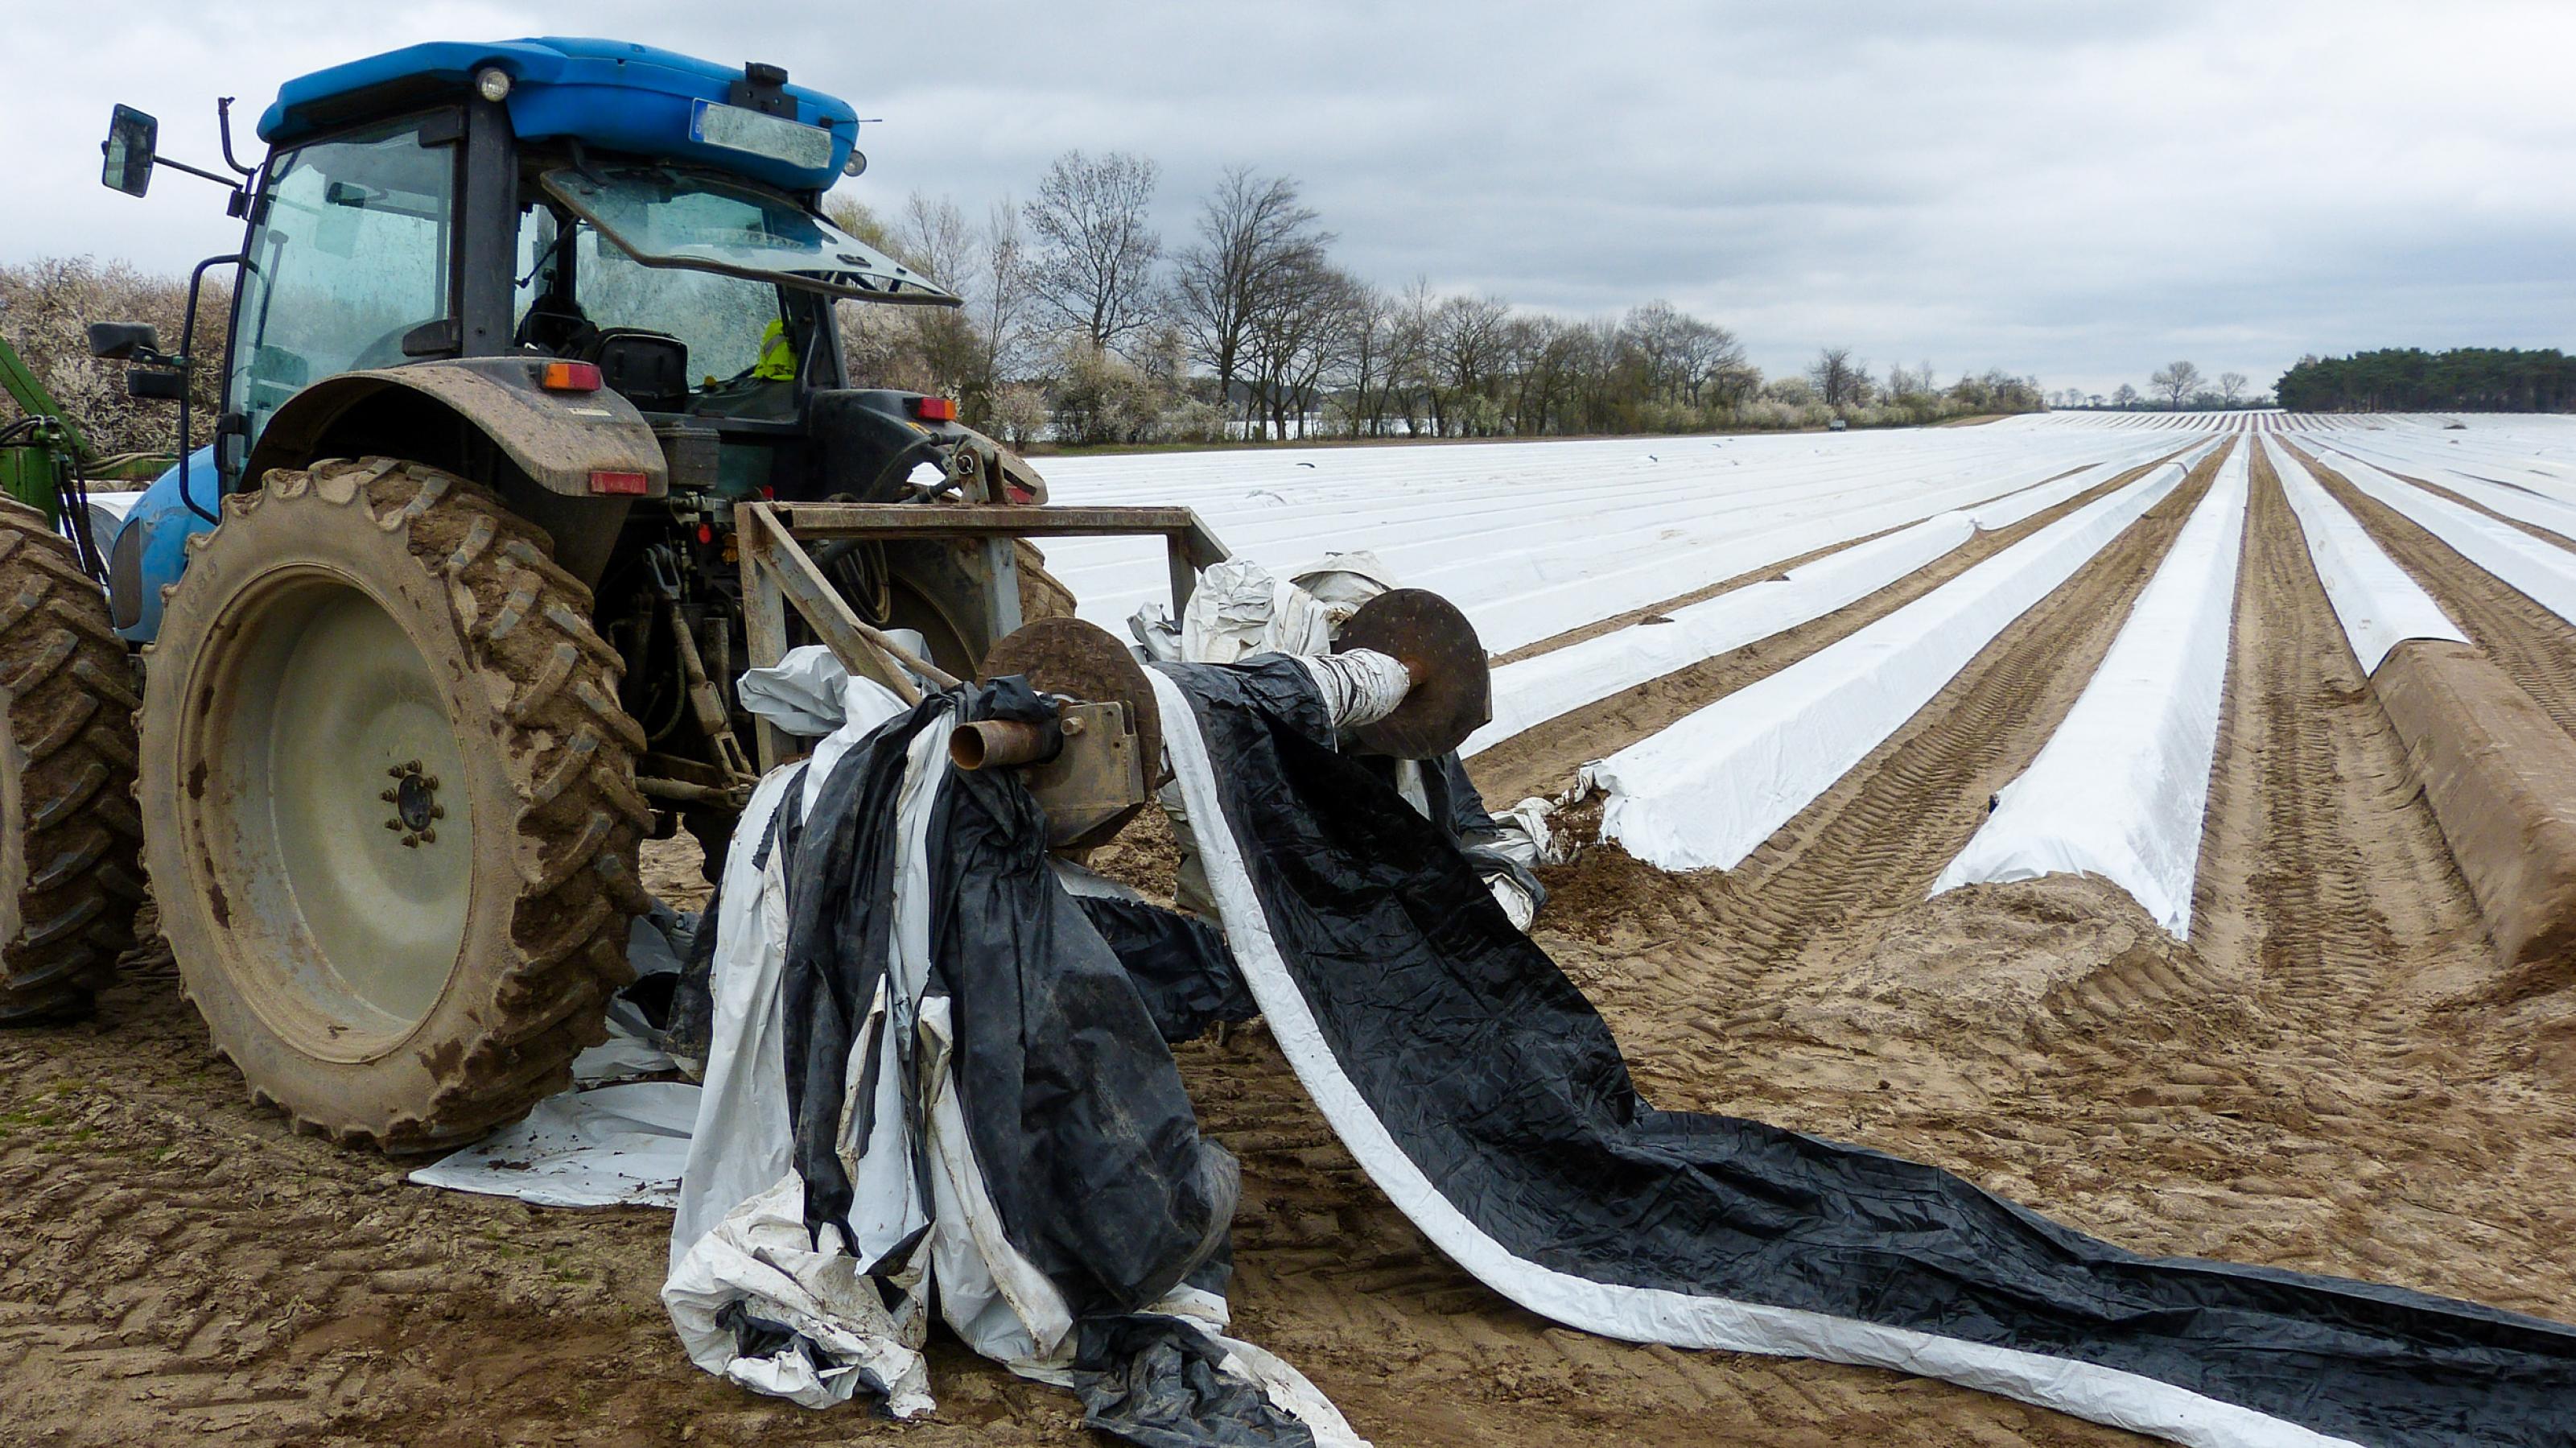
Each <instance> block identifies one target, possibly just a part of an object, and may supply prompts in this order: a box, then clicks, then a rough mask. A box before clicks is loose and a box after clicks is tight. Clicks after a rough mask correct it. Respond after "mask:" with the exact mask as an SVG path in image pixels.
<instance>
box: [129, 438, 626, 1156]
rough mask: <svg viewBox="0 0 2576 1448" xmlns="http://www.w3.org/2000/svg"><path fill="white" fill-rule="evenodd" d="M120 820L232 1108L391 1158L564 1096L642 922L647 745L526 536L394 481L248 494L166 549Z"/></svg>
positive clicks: (539, 549)
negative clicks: (239, 1091)
mask: <svg viewBox="0 0 2576 1448" xmlns="http://www.w3.org/2000/svg"><path fill="white" fill-rule="evenodd" d="M192 548H193V552H192V555H191V557H190V559H189V562H188V568H187V571H186V572H185V573H184V574H183V575H182V577H181V579H180V582H179V584H178V586H177V587H176V588H175V589H174V590H173V591H172V592H171V594H170V595H169V599H168V603H167V606H166V609H165V612H164V615H163V619H164V621H163V624H162V627H161V633H160V637H159V639H158V640H157V642H156V644H155V646H154V648H153V651H152V653H151V654H150V656H149V658H148V660H147V669H146V679H145V685H144V694H143V711H142V746H143V761H144V763H143V767H142V784H141V790H140V795H141V802H142V806H143V817H144V827H145V854H146V857H147V859H148V860H149V862H150V865H151V871H152V886H153V891H154V894H155V895H156V896H157V897H158V899H159V901H160V906H161V922H162V929H163V931H164V932H165V933H166V934H167V935H168V937H169V940H170V945H171V949H172V951H173V953H174V954H175V955H176V956H177V958H178V963H179V969H180V973H181V975H182V977H183V978H184V979H185V981H186V983H187V987H188V991H189V994H190V996H191V998H192V999H193V1000H194V1001H195V1003H196V1005H197V1008H198V1010H199V1012H200V1013H201V1014H202V1015H203V1016H204V1017H205V1021H206V1025H207V1028H208V1030H209V1032H210V1033H211V1035H212V1037H213V1040H214V1045H215V1047H216V1049H217V1050H219V1051H220V1052H222V1053H223V1054H224V1055H225V1056H226V1057H228V1058H230V1060H231V1061H232V1062H233V1064H234V1065H235V1066H236V1067H238V1068H239V1069H240V1071H241V1073H242V1075H243V1076H244V1077H245V1078H247V1080H248V1081H249V1084H250V1088H251V1092H252V1094H253V1095H254V1096H255V1097H257V1098H259V1099H261V1100H263V1101H267V1102H269V1103H272V1104H274V1105H276V1106H277V1107H279V1108H281V1109H283V1110H284V1111H285V1112H287V1113H288V1114H289V1115H290V1116H291V1117H293V1118H294V1119H295V1121H296V1122H297V1123H298V1124H299V1125H301V1126H303V1127H306V1128H308V1129H313V1130H318V1131H321V1132H324V1133H326V1134H328V1135H330V1136H331V1137H333V1138H334V1139H338V1140H343V1141H350V1140H366V1141H372V1142H374V1143H376V1144H378V1145H380V1146H382V1147H384V1148H385V1149H387V1150H390V1151H397V1152H412V1151H424V1150H430V1149H435V1148H440V1147H444V1146H448V1145H452V1144H455V1143H457V1142H461V1141H465V1140H468V1139H471V1138H473V1137H475V1136H478V1135H480V1134H482V1133H483V1132H485V1131H487V1130H489V1129H490V1128H492V1127H494V1126H496V1125H499V1124H502V1123H504V1122H507V1121H511V1120H514V1119H516V1118H517V1117H519V1116H520V1115H522V1114H524V1113H525V1112H526V1111H527V1109H528V1108H529V1107H530V1106H532V1105H534V1104H535V1103H536V1102H537V1101H538V1100H539V1099H540V1098H542V1097H544V1096H546V1095H548V1094H549V1093H551V1092H554V1091H556V1090H559V1089H561V1088H562V1087H563V1085H564V1084H565V1083H566V1081H567V1080H568V1079H569V1069H568V1068H569V1065H570V1062H571V1060H572V1057H573V1055H574V1054H575V1053H576V1052H578V1051H579V1050H580V1049H581V1048H582V1047H583V1046H585V1045H588V1044H591V1043H593V1042H595V1041H597V1040H598V1039H599V1038H600V1036H601V1033H602V1029H603V1027H602V1006H603V1004H604V1001H605V997H606V995H607V993H608V992H609V991H611V990H613V989H615V988H616V987H617V986H618V985H619V984H621V983H622V982H624V981H625V980H626V979H627V978H628V970H627V965H626V938H627V924H628V917H629V916H630V915H632V914H635V913H637V912H640V911H641V910H643V909H644V908H645V906H646V904H647V903H648V902H647V900H646V898H645V896H644V893H643V891H642V889H641V887H640V885H639V884H638V883H637V876H636V849H637V842H638V840H639V839H640V837H641V835H642V833H643V830H644V828H645V827H646V826H647V825H648V824H649V823H650V820H651V811H650V809H649V807H648V806H647V805H646V803H645V801H644V799H643V797H642V796H640V795H639V794H637V793H636V790H635V784H634V765H633V758H634V755H635V753H636V752H637V751H638V750H640V749H641V747H642V745H643V742H644V741H643V739H642V737H641V733H640V731H639V730H638V729H637V727H636V725H635V723H634V721H633V720H632V719H630V718H628V717H627V715H626V713H625V712H624V711H623V710H622V709H620V708H619V707H618V704H617V670H618V665H619V661H618V658H617V655H616V653H615V651H613V650H612V649H611V648H610V647H609V646H608V645H607V644H606V643H605V642H604V641H602V640H601V639H600V637H599V636H598V635H597V634H596V633H595V632H593V631H592V628H591V624H590V611H591V601H590V597H589V594H588V592H587V590H585V589H584V588H583V587H582V586H581V585H580V584H579V583H578V582H577V581H575V580H574V579H573V578H572V577H571V576H570V575H568V574H566V573H565V572H564V571H563V570H562V569H560V568H558V567H556V566H555V564H554V563H553V561H552V559H551V557H550V554H549V550H548V544H547V540H546V538H545V536H544V535H543V534H542V533H540V532H539V531H538V530H536V529H535V528H533V527H531V526H530V525H528V524H527V523H526V522H524V521H522V520H520V519H519V518H517V517H515V516H514V515H512V514H511V513H509V512H508V511H507V510H506V509H504V508H503V507H502V506H501V505H500V503H499V502H498V501H496V500H495V499H493V498H492V497H491V496H490V495H488V494H486V493H484V492H482V491H481V490H480V489H477V488H475V487H474V486H473V485H471V484H469V483H467V482H465V481H463V480H462V479H459V478H456V477H454V476H451V475H450V474H447V473H444V472H441V471H439V470H437V469H434V468H430V467H425V466H421V465H419V464H413V463H406V462H402V461H399V460H396V459H392V458H369V459H364V460H361V461H354V462H352V461H338V460H334V461H328V462H322V463H318V464H316V465H315V466H314V467H313V468H311V469H310V470H300V471H287V470H280V471H278V472H274V473H271V474H270V475H269V476H268V478H267V479H266V481H265V483H264V485H263V486H261V487H260V488H258V489H256V490H251V491H246V492H243V493H238V494H235V495H234V496H232V497H230V498H228V499H226V500H225V504H224V518H223V522H222V524H221V526H219V527H217V528H216V529H214V530H213V531H212V532H210V533H207V534H204V535H201V536H200V537H199V538H198V539H196V540H193V542H192Z"/></svg>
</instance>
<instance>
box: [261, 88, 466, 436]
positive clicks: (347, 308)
mask: <svg viewBox="0 0 2576 1448" xmlns="http://www.w3.org/2000/svg"><path fill="white" fill-rule="evenodd" d="M462 134H463V117H462V114H461V113H460V112H459V111H458V110H456V109H454V108H448V109H442V110H437V111H430V112H425V113H423V114H419V115H414V116H409V117H406V118H404V119H401V120H397V121H388V122H382V123H379V124H376V125H371V126H366V127H362V128H359V129H356V130H351V131H346V132H343V133H341V134H339V135H336V136H332V137H330V138H328V139H324V140H318V141H309V142H306V143H304V144H302V145H299V146H296V147H294V148H293V149H291V150H284V151H279V152H277V153H276V154H274V155H272V156H271V157H270V158H269V162H268V165H267V167H266V172H265V175H264V177H263V181H262V185H261V188H260V192H259V198H258V200H257V201H256V202H255V203H254V207H253V212H252V217H253V220H252V224H251V228H250V235H249V241H248V244H247V245H246V246H245V248H244V253H243V254H244V256H245V258H246V261H245V263H244V265H243V267H242V270H241V281H240V285H239V291H238V295H237V296H236V297H235V299H234V307H233V321H232V346H231V351H230V360H229V369H230V370H229V375H228V376H227V378H226V387H225V398H226V403H227V410H228V412H229V413H230V414H232V415H231V416H229V417H227V418H226V424H227V425H226V427H225V430H224V431H225V437H224V447H223V448H222V450H221V452H222V458H221V461H222V463H223V465H224V470H225V472H226V474H227V475H237V474H238V472H239V469H240V465H241V460H242V459H244V458H246V457H248V456H249V454H250V450H251V447H252V446H253V445H254V444H255V443H257V441H258V440H259V434H260V432H261V431H262V430H263V429H264V428H266V427H267V425H268V420H269V418H271V417H273V416H274V415H276V412H277V409H278V408H279V406H280V405H282V404H283V403H284V402H285V401H286V399H288V398H290V397H292V396H294V395H295V394H296V393H297V392H299V391H301V390H303V389H304V388H305V387H307V386H309V385H311V384H312V383H315V382H319V381H321V380H322V379H324V378H326V377H330V376H334V375H336V374H338V373H342V372H354V371H359V370H362V369H366V368H372V367H393V366H399V365H401V364H402V363H404V362H406V361H409V360H412V359H414V358H417V357H424V356H448V355H453V354H454V352H455V351H456V350H457V339H458V337H459V335H460V332H461V328H460V327H459V324H458V301H459V298H458V291H459V288H458V286H457V275H458V268H457V265H456V244H457V225H456V219H457V207H456V198H457V192H458V187H459V176H458V171H459V165H460V157H461V156H462V154H463V152H464V149H465V148H464V147H463V146H462V145H460V144H458V142H459V140H460V139H461V137H462Z"/></svg>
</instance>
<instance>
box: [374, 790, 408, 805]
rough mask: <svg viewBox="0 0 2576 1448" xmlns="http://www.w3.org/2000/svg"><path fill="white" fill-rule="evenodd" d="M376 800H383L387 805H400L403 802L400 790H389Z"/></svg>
mask: <svg viewBox="0 0 2576 1448" xmlns="http://www.w3.org/2000/svg"><path fill="white" fill-rule="evenodd" d="M376 798H378V799H380V800H383V801H384V802H385V803H387V804H400V803H401V802H402V791H401V790H398V789H389V790H386V791H385V792H384V793H382V794H380V795H377V796H376Z"/></svg>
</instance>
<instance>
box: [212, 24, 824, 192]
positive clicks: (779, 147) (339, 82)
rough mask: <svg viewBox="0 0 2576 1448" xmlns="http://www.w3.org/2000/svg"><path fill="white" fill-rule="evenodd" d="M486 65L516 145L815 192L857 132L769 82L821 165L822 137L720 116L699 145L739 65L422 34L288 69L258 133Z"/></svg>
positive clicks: (289, 127) (355, 108)
mask: <svg viewBox="0 0 2576 1448" xmlns="http://www.w3.org/2000/svg"><path fill="white" fill-rule="evenodd" d="M487 66H497V67H498V68H500V69H501V70H502V71H504V72H506V73H507V74H508V75H509V77H510V81H511V85H510V94H509V98H508V99H507V100H505V101H504V102H503V103H502V104H503V105H504V106H505V107H506V108H507V109H508V111H509V113H510V126H511V129H512V130H513V131H515V132H516V133H517V134H518V136H519V138H520V139H522V140H544V139H551V138H557V137H569V138H572V139H576V140H579V141H581V142H582V143H583V144H585V145H589V146H596V147H598V148H600V149H602V150H610V151H625V152H632V153H635V154H639V155H645V156H651V157H654V158H657V159H662V160H672V161H687V162H695V163H698V164H702V165H708V166H714V167H717V168H720V169H722V170H726V171H731V172H735V173H737V174H739V175H743V176H748V177H751V178H753V179H755V180H760V181H766V182H768V183H770V184H771V185H774V186H781V187H785V188H786V189H788V190H791V191H820V190H823V189H825V188H827V187H829V186H830V185H831V184H832V182H833V181H834V180H836V179H838V178H839V176H840V174H841V167H842V165H843V164H844V163H846V162H847V161H848V160H849V158H850V148H851V146H852V144H853V143H855V142H856V141H857V139H858V133H859V120H858V113H857V112H856V111H854V110H852V109H851V107H850V103H849V102H847V101H844V100H841V99H840V98H838V97H836V96H828V95H825V94H823V93H822V92H821V91H817V90H811V89H808V88H807V87H804V86H800V85H789V86H785V87H782V88H781V94H782V95H783V96H784V98H785V104H786V105H787V106H788V107H790V108H792V110H793V112H794V115H793V119H794V120H796V121H799V122H802V123H803V124H804V125H806V126H814V127H821V128H822V129H823V130H824V131H825V132H826V133H827V136H828V139H829V156H828V160H826V159H825V148H824V146H823V144H822V138H816V139H815V140H814V142H813V143H812V144H810V145H798V144H795V140H796V138H795V137H794V136H793V135H788V136H785V137H784V143H783V144H782V143H778V142H775V141H772V140H758V139H754V140H748V141H747V140H746V137H745V136H744V135H743V134H742V129H741V127H740V126H739V125H738V124H737V125H734V126H731V127H728V126H727V125H726V121H727V119H728V118H726V117H723V116H720V117H719V118H718V122H717V129H716V134H717V136H718V137H719V138H720V139H724V140H730V141H731V142H732V144H716V143H711V142H710V141H709V140H708V139H705V137H706V135H707V129H706V126H705V122H704V118H703V115H702V112H703V109H704V106H705V104H707V103H713V104H715V105H717V106H723V105H726V104H727V103H728V102H730V101H731V100H732V97H733V88H734V86H735V85H736V84H737V83H738V82H741V81H742V80H743V79H744V78H745V77H744V72H743V68H742V67H740V66H729V65H719V64H717V63H715V62H714V61H707V60H699V59H696V58H695V57H692V56H686V55H680V54H678V53H676V52H673V51H668V50H657V49H655V48H654V47H652V46H649V45H636V44H632V43H630V42H627V41H623V40H583V39H565V38H559V37H551V36H549V37H545V38H542V39H534V40H502V41H494V42H489V43H484V44H476V43H473V42H469V41H457V40H441V41H432V42H429V43H427V44H423V45H411V46H405V47H404V48H402V49H401V50H392V51H387V52H385V53H384V54H382V55H371V56H368V57H367V58H366V59H364V60H353V61H349V62H348V63H346V64H344V65H335V66H332V67H330V68H329V69H327V70H317V71H315V72H313V73H312V74H310V75H304V76H298V77H296V78H295V79H293V80H291V81H288V82H287V83H286V84H285V85H283V86H281V87H279V88H278V92H277V103H276V104H274V105H272V106H270V107H269V108H268V110H267V112H266V113H265V114H263V115H261V117H260V118H259V134H260V139H262V140H264V141H267V142H268V143H269V144H270V145H272V146H283V145H292V144H293V143H295V142H297V141H301V140H304V139H306V138H308V137H311V136H315V135H319V134H321V133H322V132H325V131H330V130H336V129H338V128H340V127H341V126H345V125H349V124H351V123H354V122H359V121H364V120H368V119H371V118H374V117H378V116H392V115H399V114H401V113H402V112H404V111H406V110H410V109H412V108H414V107H417V106H423V105H428V104H431V103H433V102H435V101H438V100H442V99H445V98H447V97H449V96H452V95H455V94H458V93H461V92H463V91H465V90H466V89H467V88H468V87H470V86H471V85H472V84H473V83H474V77H475V76H476V75H477V74H478V73H480V72H481V71H482V70H483V69H484V68H485V67H487ZM781 117H782V119H783V118H785V117H784V112H782V113H781ZM732 119H734V120H736V121H738V119H739V118H732ZM761 124H763V123H760V122H754V123H753V128H754V129H755V130H757V129H758V128H759V126H760V125H761ZM770 130H771V132H772V133H773V135H775V133H776V132H777V128H776V127H771V128H770ZM809 134H810V133H809ZM747 146H748V148H747Z"/></svg>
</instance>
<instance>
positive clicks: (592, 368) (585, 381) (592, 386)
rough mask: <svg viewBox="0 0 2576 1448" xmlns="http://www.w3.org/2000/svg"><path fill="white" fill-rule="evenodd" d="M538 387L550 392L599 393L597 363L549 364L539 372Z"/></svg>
mask: <svg viewBox="0 0 2576 1448" xmlns="http://www.w3.org/2000/svg"><path fill="white" fill-rule="evenodd" d="M537 385H538V386H539V387H542V388H544V389H545V390H547V391H548V392H597V391H598V390H599V386H600V382H599V364H598V363H596V362H549V363H547V364H545V366H543V367H542V368H539V369H538V371H537Z"/></svg>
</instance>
